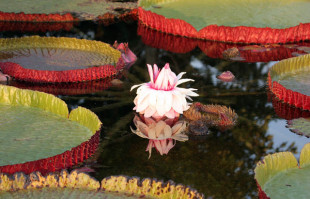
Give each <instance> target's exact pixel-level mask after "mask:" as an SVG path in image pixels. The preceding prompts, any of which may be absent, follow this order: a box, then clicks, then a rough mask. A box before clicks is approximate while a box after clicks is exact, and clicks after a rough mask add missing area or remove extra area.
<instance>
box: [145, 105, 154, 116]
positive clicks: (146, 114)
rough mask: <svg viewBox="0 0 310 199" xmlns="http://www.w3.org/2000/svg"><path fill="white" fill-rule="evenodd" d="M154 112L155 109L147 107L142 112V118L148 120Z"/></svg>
mask: <svg viewBox="0 0 310 199" xmlns="http://www.w3.org/2000/svg"><path fill="white" fill-rule="evenodd" d="M155 112H156V109H155V108H153V107H152V106H148V107H147V108H146V110H145V112H144V117H146V118H149V117H152V115H153V114H154V113H155Z"/></svg>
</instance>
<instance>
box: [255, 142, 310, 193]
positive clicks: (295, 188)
mask: <svg viewBox="0 0 310 199" xmlns="http://www.w3.org/2000/svg"><path fill="white" fill-rule="evenodd" d="M309 174H310V143H308V144H306V145H305V146H304V148H303V149H302V151H301V153H300V159H299V166H298V163H297V160H296V159H295V157H294V155H293V154H292V153H290V152H280V153H275V154H272V155H268V156H266V157H265V158H264V159H263V160H262V161H261V162H259V163H257V165H256V168H255V179H256V181H257V184H258V186H259V191H260V193H259V195H260V198H272V199H277V198H296V197H298V198H308V197H309V190H308V187H309V184H310V179H309Z"/></svg>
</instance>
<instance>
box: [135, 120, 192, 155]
mask: <svg viewBox="0 0 310 199" xmlns="http://www.w3.org/2000/svg"><path fill="white" fill-rule="evenodd" d="M133 122H134V124H135V126H136V128H137V129H136V130H133V129H131V130H132V132H133V133H135V134H136V135H138V136H140V137H142V138H146V139H149V144H148V146H147V148H146V151H148V152H149V158H150V157H151V153H152V148H153V147H155V148H156V149H157V151H158V152H159V153H160V155H163V154H168V152H169V151H170V149H172V148H173V147H174V146H175V140H178V141H182V142H184V141H187V140H188V136H187V135H186V134H185V130H186V128H187V122H186V121H185V120H182V119H181V120H179V118H173V119H171V118H167V117H164V118H162V119H159V120H158V119H156V118H152V117H149V118H147V117H144V116H143V115H139V116H138V115H136V116H135V117H134V119H133Z"/></svg>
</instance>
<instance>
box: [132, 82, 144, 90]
mask: <svg viewBox="0 0 310 199" xmlns="http://www.w3.org/2000/svg"><path fill="white" fill-rule="evenodd" d="M143 84H145V83H142V84H138V85H133V86H132V87H131V88H130V91H132V90H133V89H135V88H137V87H139V86H142V85H143Z"/></svg>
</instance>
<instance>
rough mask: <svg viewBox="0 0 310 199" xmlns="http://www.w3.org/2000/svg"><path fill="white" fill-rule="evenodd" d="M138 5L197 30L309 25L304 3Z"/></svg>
mask: <svg viewBox="0 0 310 199" xmlns="http://www.w3.org/2000/svg"><path fill="white" fill-rule="evenodd" d="M139 5H140V6H143V8H144V9H147V10H150V11H152V12H154V13H157V14H159V15H163V16H165V17H166V18H175V19H182V20H184V21H186V22H188V23H190V24H191V25H192V26H194V27H195V28H196V30H197V31H199V30H201V29H202V28H204V27H206V26H208V25H212V24H216V25H219V26H221V25H223V26H230V27H236V26H249V27H262V28H264V27H271V28H288V27H292V26H296V25H299V24H300V23H309V22H310V12H309V7H310V2H309V1H307V0H295V1H293V0H284V1H278V0H246V1H244V0H221V1H217V0H208V1H201V0H191V1H188V0H174V1H171V0H166V1H164V0H159V1H154V0H141V1H140V3H139Z"/></svg>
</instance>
